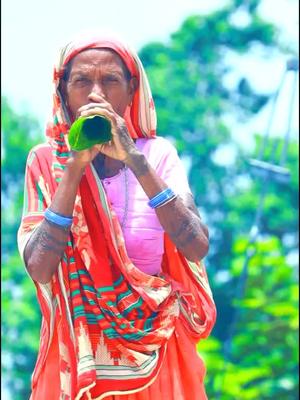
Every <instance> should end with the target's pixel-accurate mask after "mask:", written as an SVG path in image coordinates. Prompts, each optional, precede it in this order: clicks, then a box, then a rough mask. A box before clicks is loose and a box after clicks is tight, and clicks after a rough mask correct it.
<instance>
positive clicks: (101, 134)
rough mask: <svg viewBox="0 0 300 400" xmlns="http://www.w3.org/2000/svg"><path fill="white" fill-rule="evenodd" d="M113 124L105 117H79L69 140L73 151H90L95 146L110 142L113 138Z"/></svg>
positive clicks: (73, 125)
mask: <svg viewBox="0 0 300 400" xmlns="http://www.w3.org/2000/svg"><path fill="white" fill-rule="evenodd" d="M111 128H112V127H111V122H110V121H109V120H108V119H107V118H106V117H104V116H103V115H91V116H89V117H79V118H78V119H77V120H76V121H75V122H74V123H73V124H72V125H71V128H70V131H69V135H68V140H69V144H70V147H71V149H72V150H75V151H81V150H86V149H89V148H90V147H92V146H94V145H95V144H101V143H105V142H108V141H109V140H111V138H112V134H111Z"/></svg>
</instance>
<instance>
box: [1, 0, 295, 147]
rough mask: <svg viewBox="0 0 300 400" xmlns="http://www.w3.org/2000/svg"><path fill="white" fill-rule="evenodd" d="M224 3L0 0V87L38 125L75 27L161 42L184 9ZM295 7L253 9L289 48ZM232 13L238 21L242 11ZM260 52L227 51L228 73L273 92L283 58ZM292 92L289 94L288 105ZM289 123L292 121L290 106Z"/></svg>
mask: <svg viewBox="0 0 300 400" xmlns="http://www.w3.org/2000/svg"><path fill="white" fill-rule="evenodd" d="M226 3H227V1H225V0H210V1H209V2H208V1H204V0H151V1H144V0H126V1H125V0H109V1H103V0H85V1H82V0H81V1H79V0H44V1H42V0H25V1H24V0H2V18H1V31H2V35H1V37H2V46H1V47H2V76H1V80H2V94H3V95H7V96H8V97H9V99H10V100H11V102H12V105H13V106H14V107H15V108H16V109H17V110H18V109H20V110H27V111H29V112H31V113H33V114H34V115H35V116H36V117H37V118H38V120H39V121H40V122H41V124H42V126H44V125H45V124H46V121H47V119H48V117H49V116H50V114H51V108H52V105H51V93H52V90H51V79H52V68H53V64H54V62H55V59H56V54H57V50H58V48H59V47H60V46H61V45H63V44H65V41H66V40H67V39H68V38H70V37H72V36H73V35H75V34H77V33H78V31H82V30H85V29H95V28H99V27H100V28H101V29H103V30H104V31H108V32H109V31H111V32H114V33H116V34H117V35H118V36H121V37H122V38H123V39H124V40H125V41H127V42H129V44H131V45H132V46H133V47H134V48H135V49H136V50H139V49H140V48H141V47H142V46H143V45H144V44H146V43H148V42H150V41H154V40H159V41H164V42H165V41H167V40H168V39H169V37H170V34H171V33H172V32H174V31H176V30H178V29H179V27H180V25H181V23H182V22H183V21H184V19H185V18H186V17H188V16H189V15H191V14H207V13H209V12H211V11H213V10H216V9H218V8H220V7H222V6H223V5H225V4H226ZM298 7H299V3H298V0H262V3H261V6H260V9H259V10H260V13H261V15H262V16H263V17H264V18H265V19H267V20H268V21H270V22H273V23H275V24H276V25H278V27H279V28H280V30H281V38H280V39H281V41H282V40H284V41H285V42H287V43H290V44H292V45H293V46H294V47H297V46H298V45H297V43H298V42H297V40H298V39H297V38H298V28H299V25H298V24H299V23H298ZM238 18H239V22H240V23H243V15H240V16H238ZM264 57H265V56H264V55H263V54H259V53H257V54H256V55H254V56H251V57H250V58H249V57H247V56H243V57H236V56H235V58H234V56H233V57H232V63H234V64H235V65H236V67H237V71H236V75H235V76H232V77H231V79H232V80H234V79H236V78H237V76H238V75H239V74H243V73H245V74H246V75H247V76H248V77H249V79H250V82H251V84H252V86H253V87H254V88H255V89H256V90H258V91H259V92H262V93H263V92H267V93H270V92H273V91H274V90H276V88H277V87H278V84H279V81H280V79H281V76H282V73H283V70H284V68H285V63H286V58H284V57H274V58H272V59H268V60H266V59H265V58H264ZM229 81H230V77H229ZM289 81H291V77H289V78H288V80H287V83H286V85H285V88H284V90H283V92H284V91H285V93H286V94H285V95H282V96H281V100H282V101H281V104H280V105H279V106H278V107H279V109H281V110H285V113H284V112H282V111H281V112H280V113H276V114H279V115H277V118H278V121H276V122H275V124H274V125H275V126H277V128H278V131H280V132H281V131H282V129H285V126H286V120H287V115H286V113H287V109H288V107H287V104H288V101H289V98H290V91H291V89H290V86H289V85H291V83H290V82H289ZM229 84H230V82H229ZM298 99H299V96H298V95H297V101H296V104H298V102H299V100H298ZM268 110H269V109H268V108H266V109H265V110H264V112H262V113H260V115H257V116H256V117H255V118H252V119H251V120H249V121H247V124H245V123H243V128H244V131H245V133H244V139H245V140H244V142H245V145H247V134H246V133H248V132H250V131H253V130H258V131H261V130H263V129H265V125H266V119H267V117H268V113H269V111H268ZM264 124H265V125H264ZM246 125H247V127H246ZM234 126H235V129H233V136H234V135H240V130H239V125H237V124H234ZM281 126H282V128H281ZM293 128H294V130H298V128H299V123H298V116H297V112H295V113H294V118H293ZM279 134H280V133H279ZM248 136H249V135H248Z"/></svg>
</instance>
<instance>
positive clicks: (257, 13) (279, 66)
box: [1, 0, 299, 400]
mask: <svg viewBox="0 0 300 400" xmlns="http://www.w3.org/2000/svg"><path fill="white" fill-rule="evenodd" d="M298 9H299V3H298V1H297V0H276V1H272V0H228V1H221V0H214V1H213V0H211V1H210V2H203V1H200V0H184V1H181V0H172V1H171V0H164V1H161V0H152V1H151V2H146V1H139V0H127V1H126V2H124V1H122V0H112V1H108V2H105V1H100V0H98V1H97V0H90V1H86V2H81V1H79V0H72V1H71V0H65V1H62V0H52V1H46V0H45V1H43V2H41V1H38V0H27V1H25V2H24V1H22V0H19V1H18V0H3V1H2V20H1V30H2V96H1V97H2V103H1V113H2V126H1V139H2V140H1V167H2V174H1V198H2V205H1V209H2V219H1V232H2V235H1V236H2V247H1V252H2V267H1V279H2V292H1V303H2V325H1V336H2V364H1V367H2V386H1V392H2V396H3V398H4V399H5V400H10V399H13V400H24V399H28V397H29V393H30V375H31V373H32V371H33V368H34V364H35V360H36V356H37V350H38V341H39V329H40V322H41V318H40V311H39V308H38V304H37V300H36V296H35V289H34V286H33V284H32V283H31V280H30V279H29V277H28V276H27V274H26V272H25V269H24V266H23V264H22V261H21V260H20V257H19V254H18V251H17V244H16V232H17V229H18V226H19V223H20V218H21V213H22V201H23V180H24V169H25V163H26V157H27V154H28V152H29V150H30V148H31V147H32V146H33V145H35V144H37V143H39V142H42V141H44V140H45V139H44V130H45V125H46V122H47V119H48V117H49V115H51V108H52V105H51V101H52V88H51V79H52V67H53V64H54V62H55V56H56V53H57V49H58V47H59V46H60V45H61V44H64V43H65V41H66V40H68V38H69V37H71V36H72V35H74V34H77V33H78V31H80V30H86V29H94V28H102V29H103V30H105V31H112V32H115V33H116V34H118V35H119V36H120V37H123V39H124V40H125V41H128V42H129V43H130V44H131V45H132V46H133V47H134V48H135V49H136V50H137V51H138V53H139V55H140V57H141V59H142V62H143V64H144V66H145V69H146V72H147V74H148V77H149V81H150V85H151V88H152V93H153V96H154V100H155V105H156V110H157V114H158V134H159V135H162V136H166V137H168V138H169V139H170V140H172V141H173V142H174V143H175V145H176V147H177V149H178V152H179V154H180V156H181V157H182V159H183V161H184V164H185V166H186V169H187V173H188V176H189V181H190V185H191V188H192V190H193V192H194V195H195V199H196V203H197V205H198V206H199V210H200V213H201V215H202V217H203V219H204V221H205V223H206V224H207V225H208V227H209V231H210V242H211V245H210V251H209V255H208V256H207V257H206V260H205V262H206V267H207V273H208V276H209V280H210V284H211V287H212V291H213V293H214V298H215V301H216V304H217V309H218V319H217V323H216V326H215V328H214V330H213V332H212V335H211V336H210V337H209V338H208V339H207V340H205V341H202V342H200V343H199V345H198V351H199V353H200V354H201V356H202V357H203V358H204V360H205V362H206V367H207V375H206V388H207V394H208V397H209V399H212V400H215V399H216V400H217V399H222V400H232V399H238V400H246V399H247V400H248V399H260V400H265V399H279V400H294V399H298V365H299V363H298V336H299V319H298V282H299V279H298V278H299V276H298V249H299V241H298V238H299V237H298V221H299V220H298V199H299V198H298V182H299V174H298V163H299V146H298V145H299V142H298V132H299V112H298V106H299V91H298V69H299V63H298V30H299V25H298V11H299V10H298Z"/></svg>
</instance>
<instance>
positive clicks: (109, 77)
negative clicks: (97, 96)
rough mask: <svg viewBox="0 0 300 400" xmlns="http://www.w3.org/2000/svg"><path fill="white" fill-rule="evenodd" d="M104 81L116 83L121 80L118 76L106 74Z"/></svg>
mask: <svg viewBox="0 0 300 400" xmlns="http://www.w3.org/2000/svg"><path fill="white" fill-rule="evenodd" d="M103 81H104V83H114V82H119V80H118V78H117V77H116V76H106V77H105V78H104V79H103Z"/></svg>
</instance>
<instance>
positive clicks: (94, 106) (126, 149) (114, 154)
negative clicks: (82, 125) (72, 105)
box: [77, 93, 137, 162]
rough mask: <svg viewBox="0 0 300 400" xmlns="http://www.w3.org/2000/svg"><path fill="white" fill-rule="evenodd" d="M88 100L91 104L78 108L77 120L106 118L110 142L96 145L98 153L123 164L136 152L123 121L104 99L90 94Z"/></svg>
mask: <svg viewBox="0 0 300 400" xmlns="http://www.w3.org/2000/svg"><path fill="white" fill-rule="evenodd" d="M89 100H91V101H92V102H91V103H89V104H86V105H84V106H82V107H80V108H79V110H78V113H77V118H79V117H88V116H91V115H97V114H98V115H103V116H104V117H106V118H108V119H109V120H110V122H111V125H112V140H110V141H109V142H107V143H102V144H97V145H96V146H95V147H97V148H98V150H99V152H100V153H102V154H104V155H106V156H108V157H111V158H114V159H116V160H120V161H122V162H125V160H127V159H128V158H130V155H131V154H133V153H136V152H137V148H136V146H135V143H134V141H133V140H132V138H131V137H130V135H129V132H128V130H127V127H126V123H125V120H124V119H123V118H122V117H121V116H120V115H118V114H117V113H116V112H115V111H114V109H113V108H112V106H111V104H110V103H108V102H107V101H106V100H105V99H104V97H102V96H100V95H98V94H95V93H91V94H90V95H89Z"/></svg>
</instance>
